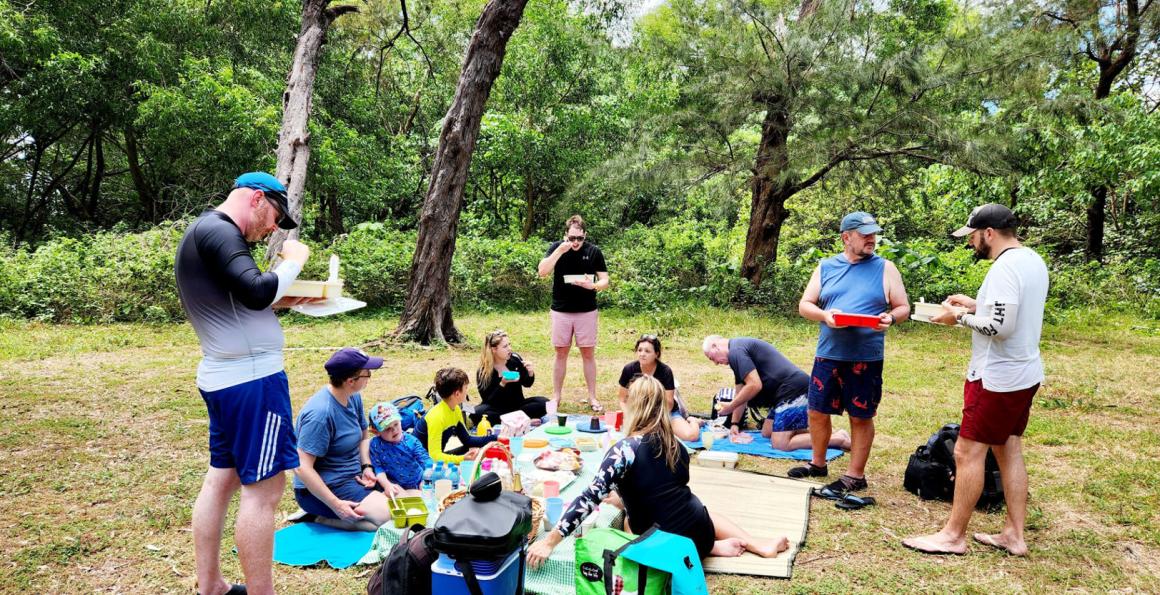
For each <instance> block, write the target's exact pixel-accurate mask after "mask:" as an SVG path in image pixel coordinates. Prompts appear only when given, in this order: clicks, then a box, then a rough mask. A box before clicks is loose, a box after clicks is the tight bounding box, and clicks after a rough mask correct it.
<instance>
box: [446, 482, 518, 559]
mask: <svg viewBox="0 0 1160 595" xmlns="http://www.w3.org/2000/svg"><path fill="white" fill-rule="evenodd" d="M434 529H435V530H434V532H433V533H432V534H431V547H433V548H434V549H435V550H437V551H439V552H442V553H444V554H447V555H448V556H451V557H452V558H455V559H457V560H494V559H498V558H503V557H504V556H507V555H508V554H511V553H512V552H514V551H516V550H517V549H520V548H521V547H522V546H523V545H524V542H525V541H526V540H527V538H528V533H530V532H531V531H532V499H531V498H529V497H527V496H525V495H523V494H518V493H516V492H511V491H503V489H502V485H501V484H500V478H499V476H498V475H496V474H495V473H485V474H484V475H483V477H480V478H479V479H478V480H476V481H475V483H473V484H471V489H470V490H469V494H468V495H467V496H464V497H463V498H461V499H460V500H459V501H458V502H456V503H454V504H452V505H451V506H448V507H447V509H446V510H444V511H443V514H441V515H439V518H438V519H437V520H436V521H435V528H434Z"/></svg>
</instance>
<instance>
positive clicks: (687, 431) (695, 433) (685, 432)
mask: <svg viewBox="0 0 1160 595" xmlns="http://www.w3.org/2000/svg"><path fill="white" fill-rule="evenodd" d="M671 419H672V423H673V434H676V436H677V438H680V439H681V440H688V441H690V442H692V441H694V440H698V439H700V438H701V421H700V420H698V419H696V418H689V419H685V418H683V417H673V418H671Z"/></svg>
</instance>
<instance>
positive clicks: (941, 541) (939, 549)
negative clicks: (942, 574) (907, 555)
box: [902, 533, 967, 556]
mask: <svg viewBox="0 0 1160 595" xmlns="http://www.w3.org/2000/svg"><path fill="white" fill-rule="evenodd" d="M902 545H904V546H906V547H908V548H910V549H912V550H914V551H916V552H921V553H924V554H936V555H937V554H954V555H957V556H961V555H963V554H965V553H967V540H966V539H963V538H962V537H960V538H958V539H955V538H954V537H951V536H949V535H945V534H943V533H934V534H932V535H922V536H919V537H908V538H906V539H903V540H902Z"/></svg>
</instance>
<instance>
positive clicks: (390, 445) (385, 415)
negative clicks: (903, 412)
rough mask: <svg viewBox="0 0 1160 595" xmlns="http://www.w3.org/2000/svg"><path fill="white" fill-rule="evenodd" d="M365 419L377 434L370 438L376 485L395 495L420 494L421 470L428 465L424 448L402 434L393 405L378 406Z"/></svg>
mask: <svg viewBox="0 0 1160 595" xmlns="http://www.w3.org/2000/svg"><path fill="white" fill-rule="evenodd" d="M367 417H368V418H369V421H370V422H371V427H372V428H374V431H375V432H376V433H377V435H376V436H375V437H374V438H371V444H370V456H371V465H373V466H374V468H375V476H376V477H377V478H378V480H379V486H380V487H382V489H383V491H385V492H387V493H391V492H394V494H395V495H396V496H399V495H406V496H417V495H419V492H418V489H419V484H420V483H421V482H422V481H423V470H424V469H426V468H427V465H428V464H429V463H431V456H430V455H429V454H427V449H426V448H425V447H424V446H423V443H421V442H419V439H418V438H416V437H414V436H412V435H411V434H408V433H406V432H404V431H403V424H402V418H401V417H400V415H399V410H398V408H396V407H395V406H394V405H392V404H390V403H379V404H377V405H375V406H374V407H372V408H371V411H370V413H369V414H367ZM404 490H406V492H409V493H404V492H403V491H404Z"/></svg>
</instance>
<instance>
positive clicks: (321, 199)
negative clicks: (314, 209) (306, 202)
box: [317, 189, 346, 240]
mask: <svg viewBox="0 0 1160 595" xmlns="http://www.w3.org/2000/svg"><path fill="white" fill-rule="evenodd" d="M318 195H319V196H318V229H317V236H318V239H319V240H325V239H326V238H332V237H334V236H338V235H342V234H344V233H346V229H344V228H343V225H342V209H341V208H340V207H339V206H338V192H337V191H335V190H332V189H331V190H326V191H323V192H319V193H318Z"/></svg>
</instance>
